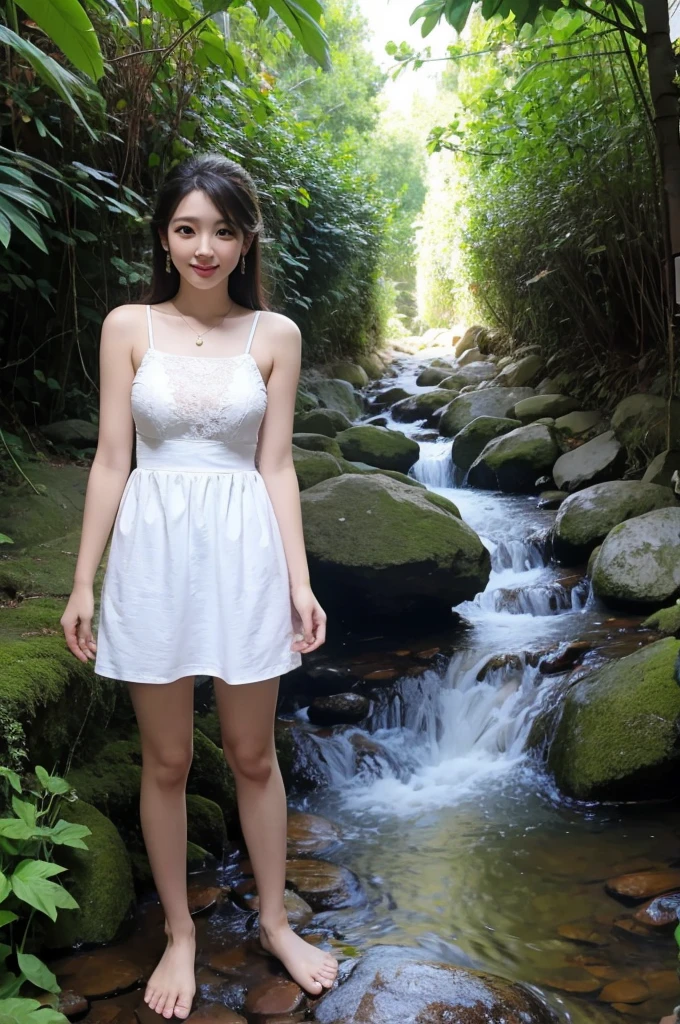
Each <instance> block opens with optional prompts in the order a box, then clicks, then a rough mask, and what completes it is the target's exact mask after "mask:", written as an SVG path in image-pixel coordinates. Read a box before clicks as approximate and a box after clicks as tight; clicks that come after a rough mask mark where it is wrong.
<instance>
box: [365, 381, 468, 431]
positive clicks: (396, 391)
mask: <svg viewBox="0 0 680 1024" xmlns="http://www.w3.org/2000/svg"><path fill="white" fill-rule="evenodd" d="M411 397H412V395H411V392H409V391H407V390H406V388H402V387H391V388H387V390H386V391H380V392H378V394H377V395H374V396H373V398H372V399H371V409H378V410H380V409H387V408H388V407H389V406H391V405H394V403H395V402H401V400H402V399H403V398H411ZM449 397H450V396H449ZM349 425H350V424H349V423H348V424H347V426H349Z"/></svg>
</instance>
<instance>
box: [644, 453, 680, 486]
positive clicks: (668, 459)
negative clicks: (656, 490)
mask: <svg viewBox="0 0 680 1024" xmlns="http://www.w3.org/2000/svg"><path fill="white" fill-rule="evenodd" d="M678 472H680V450H670V451H669V450H668V449H666V451H664V452H661V453H660V454H659V455H657V456H656V458H655V459H653V460H652V461H651V462H650V464H649V465H648V466H647V469H646V470H645V475H644V476H643V478H642V479H643V482H644V483H646V484H659V485H660V486H662V487H672V486H673V482H672V481H673V474H674V473H678Z"/></svg>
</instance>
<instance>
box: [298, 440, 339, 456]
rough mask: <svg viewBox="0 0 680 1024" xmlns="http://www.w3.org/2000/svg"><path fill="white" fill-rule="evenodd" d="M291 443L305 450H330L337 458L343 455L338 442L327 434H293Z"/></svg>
mask: <svg viewBox="0 0 680 1024" xmlns="http://www.w3.org/2000/svg"><path fill="white" fill-rule="evenodd" d="M293 444H294V445H296V446H297V447H298V448H304V449H305V450H306V451H310V452H330V454H331V455H335V457H336V458H338V459H340V458H342V457H343V456H342V451H341V450H340V445H339V444H338V442H337V441H336V440H335V438H334V437H328V435H327V434H293Z"/></svg>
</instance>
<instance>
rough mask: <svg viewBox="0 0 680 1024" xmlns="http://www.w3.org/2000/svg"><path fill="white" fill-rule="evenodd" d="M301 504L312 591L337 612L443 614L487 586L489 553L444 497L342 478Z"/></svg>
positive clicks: (373, 479)
mask: <svg viewBox="0 0 680 1024" xmlns="http://www.w3.org/2000/svg"><path fill="white" fill-rule="evenodd" d="M301 504H302V516H303V523H304V532H305V543H306V548H307V554H308V557H309V561H310V570H311V573H312V578H313V580H312V581H313V584H314V591H315V593H317V592H318V596H319V600H320V601H321V602H322V604H323V603H327V604H328V606H329V610H330V609H331V608H332V609H333V610H334V611H337V612H338V613H339V614H340V615H346V616H347V617H350V618H351V617H358V618H359V619H361V617H362V616H366V615H369V616H370V615H371V614H378V615H387V616H391V615H396V616H400V615H403V614H405V613H408V612H412V613H413V614H414V615H415V614H418V616H424V617H427V615H428V614H430V613H437V614H439V615H440V616H443V617H445V616H447V615H449V614H450V609H451V606H452V605H454V604H458V603H459V602H460V601H463V600H469V599H471V598H473V597H474V596H475V594H476V593H478V592H479V591H480V590H483V589H484V588H485V586H486V584H487V582H488V578H489V567H490V559H489V553H488V551H487V550H486V548H485V547H484V545H483V544H482V542H481V541H480V539H479V537H478V536H477V534H476V533H475V532H474V530H472V529H471V528H470V527H469V526H467V525H466V524H465V523H463V522H462V521H461V520H460V518H459V517H458V515H457V514H456V511H457V510H456V509H455V506H453V505H452V504H451V502H449V501H447V500H446V499H444V498H442V497H441V496H440V495H437V494H434V493H432V492H430V491H427V490H423V489H421V488H417V487H408V486H407V485H405V484H402V483H400V482H398V481H397V480H392V479H389V478H387V477H385V476H383V475H382V474H380V473H377V474H367V475H364V474H360V475H353V476H352V475H347V474H345V475H343V476H341V477H337V478H335V479H333V480H325V481H324V482H323V483H320V484H317V486H316V487H311V488H309V490H306V491H304V492H303V493H302V494H301Z"/></svg>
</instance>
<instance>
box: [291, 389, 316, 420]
mask: <svg viewBox="0 0 680 1024" xmlns="http://www.w3.org/2000/svg"><path fill="white" fill-rule="evenodd" d="M318 408H319V399H318V398H317V397H316V395H312V394H310V393H309V392H308V391H304V390H303V389H302V388H298V390H297V393H296V395H295V414H296V415H297V414H298V413H300V412H310V411H311V410H312V409H318Z"/></svg>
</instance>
